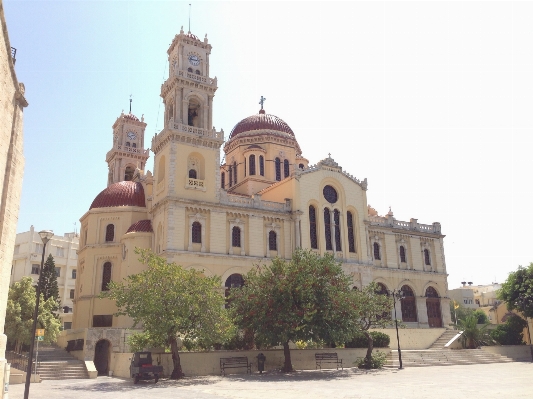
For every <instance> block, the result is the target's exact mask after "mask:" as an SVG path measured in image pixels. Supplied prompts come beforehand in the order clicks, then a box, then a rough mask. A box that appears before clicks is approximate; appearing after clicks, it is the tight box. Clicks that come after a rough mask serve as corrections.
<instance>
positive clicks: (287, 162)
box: [283, 159, 290, 177]
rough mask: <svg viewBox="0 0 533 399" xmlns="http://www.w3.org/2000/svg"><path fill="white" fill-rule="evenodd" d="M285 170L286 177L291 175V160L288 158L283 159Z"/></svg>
mask: <svg viewBox="0 0 533 399" xmlns="http://www.w3.org/2000/svg"><path fill="white" fill-rule="evenodd" d="M283 172H284V175H285V177H289V174H290V171H289V160H288V159H286V160H284V161H283Z"/></svg>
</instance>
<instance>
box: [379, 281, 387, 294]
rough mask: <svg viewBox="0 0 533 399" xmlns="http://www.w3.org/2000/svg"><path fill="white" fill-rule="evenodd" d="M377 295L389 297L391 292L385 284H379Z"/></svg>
mask: <svg viewBox="0 0 533 399" xmlns="http://www.w3.org/2000/svg"><path fill="white" fill-rule="evenodd" d="M376 294H379V295H389V290H388V289H387V287H386V286H385V284H383V283H378V289H377V290H376Z"/></svg>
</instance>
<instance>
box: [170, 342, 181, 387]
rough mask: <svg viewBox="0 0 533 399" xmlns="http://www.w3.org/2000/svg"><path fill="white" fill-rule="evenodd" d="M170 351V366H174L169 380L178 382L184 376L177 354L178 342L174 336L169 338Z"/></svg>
mask: <svg viewBox="0 0 533 399" xmlns="http://www.w3.org/2000/svg"><path fill="white" fill-rule="evenodd" d="M170 350H171V351H172V364H173V365H174V370H172V374H171V375H170V379H171V380H179V379H180V378H182V377H183V376H184V375H183V370H182V369H181V360H180V354H179V353H178V341H176V336H174V335H173V336H171V337H170Z"/></svg>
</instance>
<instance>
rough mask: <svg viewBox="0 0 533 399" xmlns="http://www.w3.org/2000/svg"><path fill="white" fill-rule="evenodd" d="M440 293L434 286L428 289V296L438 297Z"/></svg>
mask: <svg viewBox="0 0 533 399" xmlns="http://www.w3.org/2000/svg"><path fill="white" fill-rule="evenodd" d="M438 297H439V294H438V292H437V290H436V289H435V288H433V287H428V288H427V289H426V298H438Z"/></svg>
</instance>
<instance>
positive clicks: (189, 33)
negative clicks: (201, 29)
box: [185, 32, 200, 40]
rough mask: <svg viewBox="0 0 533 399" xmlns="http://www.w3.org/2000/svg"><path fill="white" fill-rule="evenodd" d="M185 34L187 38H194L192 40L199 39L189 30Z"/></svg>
mask: <svg viewBox="0 0 533 399" xmlns="http://www.w3.org/2000/svg"><path fill="white" fill-rule="evenodd" d="M185 36H187V37H188V38H191V39H194V40H200V39H198V36H196V35H193V34H192V33H191V32H188V33H186V34H185Z"/></svg>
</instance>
